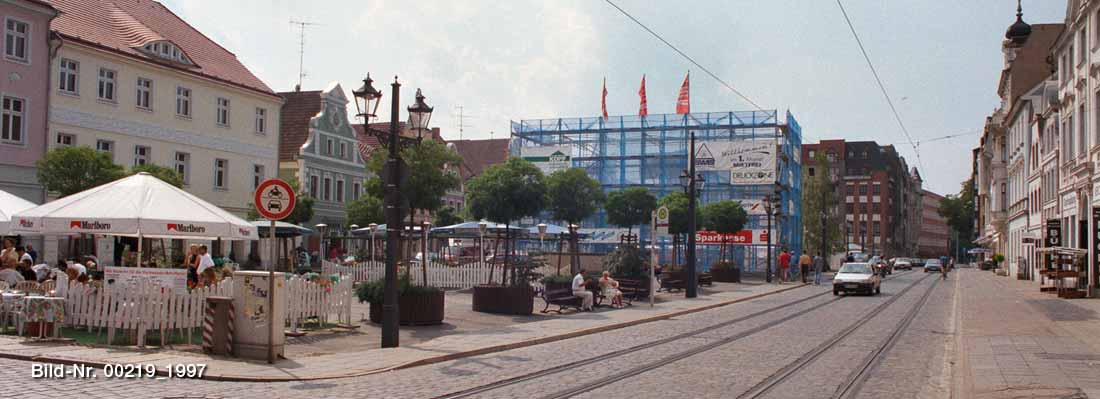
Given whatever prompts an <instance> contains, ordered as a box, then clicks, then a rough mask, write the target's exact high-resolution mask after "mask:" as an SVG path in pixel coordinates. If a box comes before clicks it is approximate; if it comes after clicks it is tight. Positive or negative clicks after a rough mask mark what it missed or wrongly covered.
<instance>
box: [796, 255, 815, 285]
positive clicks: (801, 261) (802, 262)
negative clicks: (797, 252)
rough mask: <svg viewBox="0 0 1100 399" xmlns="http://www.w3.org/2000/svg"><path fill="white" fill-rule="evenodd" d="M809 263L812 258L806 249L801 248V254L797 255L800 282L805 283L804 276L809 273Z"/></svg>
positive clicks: (811, 261)
mask: <svg viewBox="0 0 1100 399" xmlns="http://www.w3.org/2000/svg"><path fill="white" fill-rule="evenodd" d="M811 263H813V259H812V258H810V255H809V254H807V253H806V250H802V256H800V257H798V268H799V270H798V271H799V272H801V273H802V284H806V276H807V275H808V274H810V264H811Z"/></svg>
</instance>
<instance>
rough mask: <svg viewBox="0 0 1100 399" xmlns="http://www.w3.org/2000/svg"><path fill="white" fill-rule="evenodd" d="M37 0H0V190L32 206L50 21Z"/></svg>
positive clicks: (50, 12) (50, 11)
mask: <svg viewBox="0 0 1100 399" xmlns="http://www.w3.org/2000/svg"><path fill="white" fill-rule="evenodd" d="M56 16H57V10H56V9H54V8H53V7H52V6H50V4H49V3H47V2H45V1H41V0H0V23H2V25H0V33H2V34H3V39H0V102H2V104H0V190H4V191H7V192H9V193H12V194H14V195H17V196H19V197H22V198H24V199H27V200H29V201H31V202H34V203H42V202H43V200H44V199H45V198H44V197H45V192H44V190H43V188H42V186H41V185H40V184H39V183H38V177H37V175H36V172H35V168H34V163H35V161H37V160H39V159H40V158H42V156H43V155H45V153H46V144H47V143H46V140H47V137H48V136H49V135H48V134H46V131H47V118H48V116H49V115H48V110H49V92H50V78H51V74H50V56H51V49H50V22H51V20H53V18H54V17H56Z"/></svg>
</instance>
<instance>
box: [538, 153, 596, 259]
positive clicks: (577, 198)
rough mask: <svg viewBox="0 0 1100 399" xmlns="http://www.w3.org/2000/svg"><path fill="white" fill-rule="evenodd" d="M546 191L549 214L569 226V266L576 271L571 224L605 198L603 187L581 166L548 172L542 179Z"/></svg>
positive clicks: (582, 218) (573, 233)
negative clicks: (547, 175) (544, 182)
mask: <svg viewBox="0 0 1100 399" xmlns="http://www.w3.org/2000/svg"><path fill="white" fill-rule="evenodd" d="M546 191H547V196H548V197H549V198H548V199H549V203H550V213H551V215H552V217H553V218H554V219H555V220H562V221H565V223H566V225H567V226H569V227H570V231H569V233H570V239H569V248H570V252H571V255H570V260H569V265H570V266H569V269H570V271H571V272H572V273H576V272H578V271H579V270H580V259H579V258H578V256H579V255H578V254H577V242H576V241H577V235H576V232H575V231H572V225H574V224H577V225H579V224H580V223H581V221H582V220H584V219H585V218H587V217H589V216H592V214H593V213H596V209H598V208H599V206H600V204H602V203H603V201H604V198H605V197H604V194H603V190H602V189H601V188H600V182H598V181H596V179H593V178H591V177H589V176H588V174H587V173H585V172H584V169H582V168H570V169H562V170H559V171H557V172H554V173H551V174H550V176H549V177H547V178H546Z"/></svg>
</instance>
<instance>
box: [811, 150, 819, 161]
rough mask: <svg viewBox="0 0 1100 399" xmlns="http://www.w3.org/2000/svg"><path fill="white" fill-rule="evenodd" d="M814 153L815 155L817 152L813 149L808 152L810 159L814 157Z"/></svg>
mask: <svg viewBox="0 0 1100 399" xmlns="http://www.w3.org/2000/svg"><path fill="white" fill-rule="evenodd" d="M814 155H817V152H816V151H814V150H810V152H809V156H810V159H814Z"/></svg>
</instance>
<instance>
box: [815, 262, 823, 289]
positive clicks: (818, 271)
mask: <svg viewBox="0 0 1100 399" xmlns="http://www.w3.org/2000/svg"><path fill="white" fill-rule="evenodd" d="M824 270H825V258H822V257H821V256H820V255H818V256H814V285H821V272H822V271H824Z"/></svg>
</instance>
